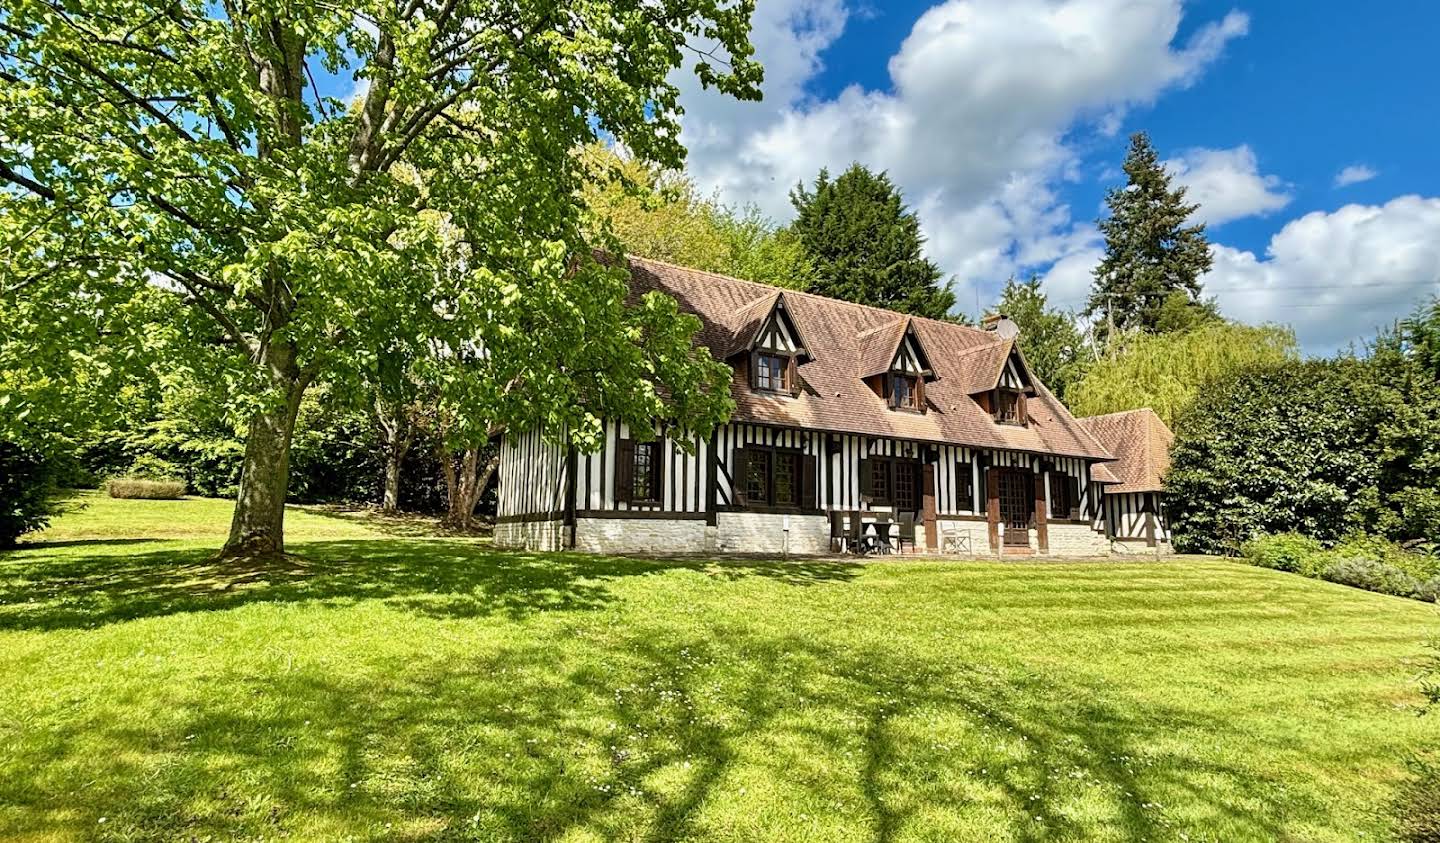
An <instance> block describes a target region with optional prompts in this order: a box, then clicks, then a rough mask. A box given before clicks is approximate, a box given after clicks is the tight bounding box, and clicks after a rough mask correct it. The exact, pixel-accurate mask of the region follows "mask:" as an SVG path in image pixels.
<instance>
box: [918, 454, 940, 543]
mask: <svg viewBox="0 0 1440 843" xmlns="http://www.w3.org/2000/svg"><path fill="white" fill-rule="evenodd" d="M924 486H925V490H924V497H923V498H922V503H921V511H922V514H923V517H924V519H925V550H926V551H928V552H930V553H934V552H935V550H936V549H937V548H938V547H939V546H940V536H939V528H938V526H937V525H936V523H935V463H933V462H927V463H925V480H924Z"/></svg>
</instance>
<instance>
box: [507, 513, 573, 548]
mask: <svg viewBox="0 0 1440 843" xmlns="http://www.w3.org/2000/svg"><path fill="white" fill-rule="evenodd" d="M493 543H494V545H495V546H496V547H500V548H506V549H509V550H563V549H564V547H565V523H564V522H563V521H560V520H559V519H556V520H554V521H499V522H496V524H495V537H494V539H493Z"/></svg>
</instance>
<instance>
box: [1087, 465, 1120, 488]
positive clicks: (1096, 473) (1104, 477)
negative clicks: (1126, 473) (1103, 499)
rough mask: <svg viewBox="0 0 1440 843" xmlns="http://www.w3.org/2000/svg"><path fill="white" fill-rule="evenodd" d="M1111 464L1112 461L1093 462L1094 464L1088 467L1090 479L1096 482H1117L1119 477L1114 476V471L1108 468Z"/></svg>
mask: <svg viewBox="0 0 1440 843" xmlns="http://www.w3.org/2000/svg"><path fill="white" fill-rule="evenodd" d="M1111 465H1113V463H1108V462H1097V463H1095V465H1094V466H1093V467H1092V468H1091V469H1090V479H1091V480H1094V481H1095V482H1096V483H1119V482H1120V478H1119V477H1116V476H1115V472H1113V471H1111V470H1110V466H1111Z"/></svg>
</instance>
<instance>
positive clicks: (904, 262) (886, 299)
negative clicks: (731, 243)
mask: <svg viewBox="0 0 1440 843" xmlns="http://www.w3.org/2000/svg"><path fill="white" fill-rule="evenodd" d="M790 201H791V202H792V203H793V204H794V205H795V210H796V217H795V222H794V223H793V224H792V226H791V229H792V231H793V232H794V233H795V234H796V235H797V236H798V237H799V238H800V243H801V244H802V245H803V246H804V248H805V252H806V254H807V255H809V257H810V259H811V260H812V261H813V262H814V265H815V281H814V283H813V284H812V285H811V287H810V290H811V291H812V292H816V293H819V294H820V295H823V296H831V297H833V298H837V299H845V300H847V301H853V302H859V303H860V304H868V305H874V306H875V307H884V308H889V309H891V310H898V311H900V312H902V313H912V314H915V315H917V316H929V317H931V318H932V319H947V318H952V317H950V315H949V312H950V309H951V308H952V307H954V306H955V294H954V293H953V292H951V291H950V285H949V284H948V283H947V284H944V285H941V284H940V276H941V273H940V268H939V267H937V266H936V265H935V264H934V263H932V262H931V261H929V260H928V259H926V258H925V256H924V254H922V251H921V246H922V245H923V244H924V238H923V237H921V236H920V221H919V220H918V219H917V218H916V216H915V213H914V212H913V211H910V210H908V209H907V208H906V207H905V204H904V201H903V200H902V199H901V197H900V191H899V190H897V189H896V188H895V185H894V184H892V183H891V181H890V178H889V177H888V176H886V175H885V174H884V173H872V172H870V170H868V169H867V168H865V167H864V166H862V165H860V164H852V165H851V166H850V169H848V170H846V171H845V172H844V173H842V174H841V175H840V177H839V178H837V179H835V180H833V181H832V180H831V179H830V173H829V171H827V170H821V171H820V175H819V176H818V177H817V178H816V179H815V188H814V190H813V191H811V190H806V189H805V186H804V185H803V184H798V185H796V186H795V189H794V190H793V191H791V193H790Z"/></svg>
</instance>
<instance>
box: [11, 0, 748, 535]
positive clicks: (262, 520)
mask: <svg viewBox="0 0 1440 843" xmlns="http://www.w3.org/2000/svg"><path fill="white" fill-rule="evenodd" d="M752 6H753V3H752V2H750V1H749V0H739V2H733V3H732V2H723V0H666V1H665V2H658V3H657V2H651V1H650V0H583V2H576V3H564V4H557V3H552V2H548V0H544V1H543V2H542V0H360V2H353V3H346V4H340V5H336V4H333V3H330V2H328V0H293V2H286V3H275V2H265V0H218V2H214V3H211V2H205V1H204V0H13V2H8V3H6V4H5V6H4V8H3V9H0V83H3V84H0V185H3V189H0V249H3V254H4V256H5V257H6V258H7V259H8V267H7V268H8V272H7V273H6V275H5V276H4V278H3V280H0V285H3V286H0V297H3V300H0V310H4V309H5V308H18V309H20V310H21V311H23V313H24V314H26V316H25V319H26V320H27V321H26V323H25V325H24V326H22V327H23V330H24V331H25V332H26V333H27V334H28V335H29V336H32V337H33V338H34V339H33V340H32V341H31V343H32V346H33V347H34V349H35V353H36V354H38V355H41V356H48V357H54V358H55V359H56V360H57V361H58V362H59V364H60V365H61V366H69V365H72V363H73V358H67V357H65V355H64V353H63V352H60V351H58V350H57V349H59V348H60V347H61V346H63V345H64V343H65V340H66V339H67V338H68V336H69V334H68V333H67V331H68V328H67V324H68V323H71V322H79V323H82V324H85V325H96V324H104V323H105V322H106V321H107V320H108V319H110V318H111V316H109V315H107V314H113V313H114V312H115V311H116V309H117V308H123V307H124V306H126V304H127V303H128V302H130V301H132V300H133V299H134V298H135V297H136V296H139V295H141V294H143V293H144V292H145V291H147V290H160V291H164V292H165V293H168V294H169V295H170V298H171V300H172V301H173V302H174V303H175V305H176V307H174V308H173V313H172V314H171V316H172V317H173V321H172V324H171V326H170V327H169V328H167V330H168V331H170V332H171V333H173V335H174V336H175V337H176V338H177V339H178V340H180V341H177V342H175V343H173V344H172V347H171V348H170V349H169V351H168V352H167V353H170V354H173V355H177V356H179V355H195V356H203V355H208V354H212V353H214V352H215V350H216V349H221V350H223V351H224V353H225V354H226V355H228V356H227V357H226V361H227V362H226V364H225V365H223V366H216V367H214V369H213V371H211V372H210V376H211V377H212V378H213V379H214V380H215V381H216V382H217V385H218V386H220V387H222V388H223V389H224V391H225V392H226V394H227V395H228V396H230V409H231V410H232V411H233V412H235V413H238V414H240V415H241V416H243V418H244V419H245V420H246V421H245V425H246V430H247V437H246V450H245V456H244V461H243V469H242V476H241V481H240V488H239V493H238V496H237V502H236V507H235V515H234V519H233V523H232V527H231V531H230V536H229V539H228V541H227V542H226V545H225V548H224V551H223V553H224V554H225V555H233V556H264V555H269V554H274V553H279V552H282V551H283V548H284V543H283V513H284V508H283V504H284V499H285V495H286V489H287V477H288V470H289V456H290V445H291V439H292V433H293V430H294V423H295V416H296V413H297V411H298V409H299V407H300V401H301V397H302V396H303V394H304V393H305V390H306V388H307V387H308V386H309V385H310V384H312V383H314V382H316V381H317V380H321V379H323V380H325V381H327V382H329V383H331V384H332V385H334V386H335V387H336V388H345V387H346V385H348V384H358V383H360V382H361V381H362V380H363V378H364V375H365V373H366V372H367V371H370V370H373V368H374V367H375V366H376V360H377V356H378V355H379V354H380V353H381V352H382V351H383V350H385V349H387V348H388V347H390V346H392V345H393V344H394V343H397V342H398V343H404V344H412V345H416V346H422V345H423V346H425V347H427V348H428V347H436V346H437V345H438V346H439V347H446V348H451V349H459V348H465V347H469V348H475V349H482V350H483V353H480V354H477V355H475V356H474V357H475V367H474V368H475V372H476V373H475V374H472V375H471V376H470V377H473V378H474V383H473V384H472V385H471V386H470V387H469V388H467V389H466V390H465V392H464V406H463V409H464V411H465V412H466V413H467V414H470V415H473V416H475V417H478V418H484V419H487V420H489V421H492V422H495V423H500V424H507V425H510V426H512V427H514V428H523V427H529V426H537V425H538V426H541V427H543V428H544V429H546V430H547V431H550V432H552V433H555V432H557V431H560V430H567V431H568V432H569V433H570V434H571V435H573V436H575V437H576V438H577V439H578V441H579V444H580V445H581V446H582V447H584V446H586V445H589V444H592V441H593V440H594V439H595V437H596V436H597V432H598V430H599V423H598V418H599V417H600V416H601V415H609V416H612V417H616V418H621V419H624V420H626V421H628V422H629V423H630V424H631V425H632V426H633V427H635V428H636V429H637V430H639V431H641V432H642V433H643V432H644V431H646V430H649V429H651V426H652V425H653V424H654V423H656V422H657V421H663V422H667V423H670V424H673V425H676V426H679V427H682V428H691V429H694V430H696V431H697V432H703V431H705V430H707V429H708V427H709V426H710V425H712V424H714V423H715V422H716V421H717V420H718V419H720V418H721V417H722V416H723V414H724V412H725V409H726V406H727V402H728V397H727V396H726V395H725V387H726V385H727V384H728V375H726V373H724V372H723V371H721V369H720V367H719V366H718V364H716V363H714V361H712V360H711V359H709V358H708V356H703V355H699V354H697V353H695V352H694V350H693V348H692V346H691V343H690V337H691V334H692V333H693V331H694V330H695V329H696V327H697V326H696V324H695V323H694V320H692V319H688V318H683V317H680V316H679V315H678V314H677V311H676V308H675V305H674V303H673V302H672V301H668V300H663V299H660V298H657V297H651V298H649V299H647V300H646V301H645V302H643V303H642V304H641V306H640V307H637V308H630V309H627V308H625V307H624V306H623V304H622V303H623V300H624V296H625V292H626V285H625V283H624V279H623V270H622V269H620V268H618V267H612V266H607V265H606V264H605V263H603V262H600V261H597V260H596V259H595V258H594V257H593V252H592V248H593V247H594V246H596V245H602V246H604V245H609V244H605V243H600V244H597V243H595V242H594V241H593V239H592V238H589V237H587V236H586V234H585V219H584V217H585V214H584V212H583V208H582V206H581V202H580V200H579V194H580V192H581V188H582V187H583V185H584V183H585V180H586V179H587V178H588V170H587V169H586V168H585V167H584V166H583V165H582V163H581V162H580V161H579V159H578V156H576V155H575V154H574V152H575V150H576V149H577V148H579V147H580V146H582V145H584V144H586V143H589V142H592V141H593V139H594V138H595V137H596V136H597V134H605V135H607V136H609V137H612V138H614V139H616V140H617V141H619V142H620V143H623V144H624V145H625V146H626V147H627V148H628V149H629V150H631V152H632V153H633V154H634V155H635V156H637V158H639V159H640V160H643V161H648V162H652V163H654V164H656V165H658V166H662V167H667V168H677V167H679V166H680V165H681V163H682V160H683V152H684V151H683V148H682V147H681V146H680V144H679V141H678V135H679V126H678V122H677V115H678V113H679V109H678V103H677V98H678V89H677V87H676V86H675V85H674V84H673V82H672V79H673V77H672V73H673V72H674V71H675V69H676V68H677V67H679V66H681V65H682V64H683V63H684V62H685V61H686V60H687V58H688V59H689V60H691V61H692V62H693V69H694V71H695V72H696V73H697V74H698V76H699V78H700V80H701V82H702V83H703V84H705V85H708V86H713V87H715V88H717V89H719V90H720V91H722V92H725V93H729V94H732V95H735V96H738V97H742V98H748V97H755V96H758V87H757V86H758V82H759V78H760V68H759V65H758V64H757V63H756V62H755V61H754V60H753V59H752V57H751V53H752V50H751V47H750V45H749V43H748V32H749V20H750V14H751V11H752ZM716 57H718V58H716ZM348 79H353V80H354V81H355V82H356V83H357V84H356V92H355V93H354V94H353V96H352V97H350V98H349V99H348V100H346V101H341V100H340V99H337V98H334V97H328V96H323V95H322V94H323V91H322V88H323V87H324V86H325V85H326V84H329V85H333V84H336V82H337V81H339V82H341V83H346V82H347V80H348ZM326 80H329V81H328V82H327V81H326Z"/></svg>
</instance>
